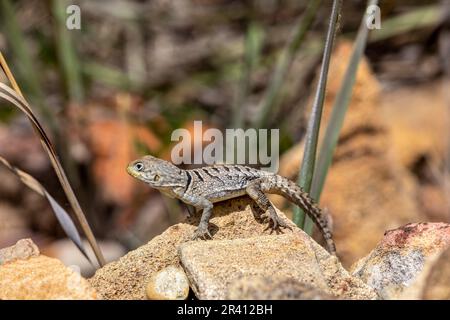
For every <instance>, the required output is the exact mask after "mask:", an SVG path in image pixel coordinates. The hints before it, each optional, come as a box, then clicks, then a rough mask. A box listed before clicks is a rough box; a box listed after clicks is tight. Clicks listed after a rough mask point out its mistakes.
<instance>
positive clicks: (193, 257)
mask: <svg viewBox="0 0 450 320" xmlns="http://www.w3.org/2000/svg"><path fill="white" fill-rule="evenodd" d="M179 251H180V260H181V263H182V265H183V267H184V269H185V271H186V274H187V275H188V278H189V280H190V283H191V287H192V289H193V290H194V292H195V294H196V296H197V297H198V298H199V299H224V298H226V295H227V292H228V289H229V286H230V284H231V283H232V282H233V281H235V280H237V279H238V278H240V277H242V276H256V275H257V276H262V277H270V276H285V277H289V278H293V279H295V280H297V281H300V282H302V283H305V284H308V285H311V286H313V287H315V288H318V289H320V290H322V291H324V292H326V293H327V294H331V295H335V296H338V297H343V298H346V299H374V298H376V294H375V293H374V291H373V290H372V289H370V288H369V287H368V286H366V285H365V284H364V283H363V282H362V281H360V280H359V279H356V278H353V277H351V276H350V274H349V273H348V272H347V271H346V270H344V268H343V267H342V266H341V264H340V263H339V262H338V260H337V259H336V257H334V256H331V255H330V254H328V252H326V251H325V249H323V248H322V247H321V246H319V245H318V244H317V243H316V242H314V241H313V240H312V239H311V238H310V237H309V236H308V235H307V234H305V233H304V232H303V231H301V230H300V229H297V231H295V232H294V233H290V234H282V235H269V236H259V237H253V238H248V239H235V240H213V241H205V242H197V241H196V242H189V243H184V244H182V245H181V246H180V249H179Z"/></svg>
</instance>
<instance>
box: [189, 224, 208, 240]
mask: <svg viewBox="0 0 450 320" xmlns="http://www.w3.org/2000/svg"><path fill="white" fill-rule="evenodd" d="M206 239H212V235H211V233H209V230H208V228H207V227H206V228H203V227H198V228H197V230H195V232H194V234H193V235H192V240H206Z"/></svg>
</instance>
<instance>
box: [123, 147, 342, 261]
mask: <svg viewBox="0 0 450 320" xmlns="http://www.w3.org/2000/svg"><path fill="white" fill-rule="evenodd" d="M127 172H128V173H129V174H130V175H131V176H133V177H134V178H137V179H138V180H141V181H143V182H145V183H147V184H148V185H150V187H153V188H155V189H157V190H159V191H160V192H161V193H163V194H165V195H167V196H169V197H171V198H177V199H179V200H181V201H182V202H184V203H186V204H188V205H191V206H193V207H194V208H195V210H196V212H200V211H202V215H201V218H200V223H199V225H198V227H197V229H196V231H195V232H194V234H193V237H192V238H193V239H207V238H210V239H211V238H212V236H211V234H210V232H209V230H208V223H209V219H210V217H211V214H212V208H213V205H214V203H217V202H220V201H224V200H228V199H233V198H236V197H240V196H243V195H248V196H250V198H252V199H253V201H255V202H256V204H257V205H258V206H259V208H260V209H261V211H263V212H264V213H263V214H261V215H260V217H261V218H265V219H269V226H271V227H272V228H273V229H279V228H280V227H283V228H290V227H289V226H288V225H287V224H286V222H284V221H283V220H282V219H281V218H280V217H279V216H278V214H277V212H276V210H275V207H274V206H273V204H272V203H271V202H270V200H269V199H268V198H267V195H266V194H279V195H281V196H283V197H285V198H286V199H288V200H289V201H291V202H292V203H294V204H296V205H297V206H299V207H300V208H301V209H302V210H303V211H304V212H305V213H306V214H307V215H308V216H310V217H311V219H312V220H313V221H314V223H315V224H316V225H317V226H318V228H319V230H320V231H321V233H322V236H323V237H324V239H325V241H326V244H327V248H328V251H329V252H330V253H332V254H334V255H335V254H336V246H335V244H334V241H333V238H332V235H331V230H330V228H329V224H328V219H327V218H326V216H325V215H324V214H323V212H322V210H321V209H320V208H319V207H318V206H317V205H316V204H315V202H314V201H313V199H312V198H311V197H310V196H309V195H308V193H306V192H305V191H303V189H302V188H301V187H300V186H298V185H297V184H296V183H294V182H293V181H291V180H289V179H287V178H285V177H282V176H280V175H278V174H275V173H272V172H269V171H264V170H258V169H255V168H252V167H247V166H242V165H227V164H216V165H213V166H206V167H201V168H196V169H191V170H183V169H181V168H178V167H177V166H175V165H174V164H172V163H171V162H169V161H165V160H162V159H159V158H156V157H153V156H150V155H147V156H144V157H142V158H140V159H137V160H134V161H132V162H130V163H129V165H128V166H127Z"/></svg>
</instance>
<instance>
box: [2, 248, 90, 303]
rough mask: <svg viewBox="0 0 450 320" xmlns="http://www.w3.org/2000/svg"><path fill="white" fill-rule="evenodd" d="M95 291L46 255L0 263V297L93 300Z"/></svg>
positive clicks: (78, 276) (13, 298)
mask: <svg viewBox="0 0 450 320" xmlns="http://www.w3.org/2000/svg"><path fill="white" fill-rule="evenodd" d="M96 298H97V294H96V292H95V290H94V289H93V288H92V287H91V286H90V285H89V283H88V282H87V281H86V280H85V279H83V278H82V277H81V276H80V275H79V274H78V273H76V272H74V271H72V270H71V269H69V268H67V267H65V266H64V265H63V264H62V263H61V262H60V261H59V260H57V259H53V258H48V257H46V256H42V255H41V256H32V257H30V258H28V259H19V260H15V261H10V262H7V263H5V264H2V265H1V266H0V300H16V299H18V300H50V299H51V300H66V299H81V300H93V299H96Z"/></svg>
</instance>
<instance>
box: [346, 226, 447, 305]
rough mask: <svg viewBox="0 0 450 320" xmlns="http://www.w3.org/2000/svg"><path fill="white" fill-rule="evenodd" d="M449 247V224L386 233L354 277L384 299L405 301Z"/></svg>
mask: <svg viewBox="0 0 450 320" xmlns="http://www.w3.org/2000/svg"><path fill="white" fill-rule="evenodd" d="M449 245H450V225H449V224H446V223H415V224H408V225H405V226H403V227H401V228H398V229H395V230H390V231H388V232H386V233H385V236H384V238H383V240H382V241H381V242H380V243H379V244H378V246H377V247H376V248H375V249H374V250H373V251H372V252H371V253H370V254H369V255H368V256H366V257H365V258H363V259H361V260H360V261H358V262H357V263H356V264H355V265H354V266H353V267H352V274H353V275H354V276H357V277H359V278H360V279H362V280H363V281H364V282H365V283H367V284H368V285H369V286H371V287H372V288H374V289H375V290H376V291H377V293H378V294H379V295H380V297H382V298H384V299H397V298H401V297H402V295H403V294H404V291H405V289H406V288H408V287H410V286H412V285H413V284H414V282H415V281H416V280H417V278H418V277H419V275H420V274H421V272H422V271H423V270H424V267H425V263H426V262H427V261H428V260H430V259H433V257H435V256H436V255H438V254H439V253H440V252H442V251H443V250H444V249H445V248H446V247H448V246H449ZM410 298H413V296H410Z"/></svg>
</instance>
